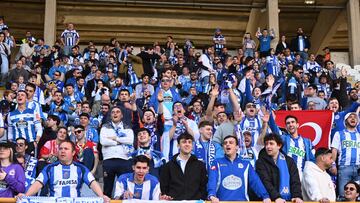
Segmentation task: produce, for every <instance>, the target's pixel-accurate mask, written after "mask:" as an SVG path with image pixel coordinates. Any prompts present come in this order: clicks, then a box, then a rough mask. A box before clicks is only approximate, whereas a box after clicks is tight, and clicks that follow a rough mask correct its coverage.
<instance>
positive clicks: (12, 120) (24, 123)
mask: <svg viewBox="0 0 360 203" xmlns="http://www.w3.org/2000/svg"><path fill="white" fill-rule="evenodd" d="M38 117H39V115H38V114H37V113H36V112H35V109H30V108H26V109H25V110H24V111H23V112H20V111H19V110H18V109H15V110H14V111H11V112H10V113H9V115H8V126H9V128H8V139H9V140H16V139H17V138H19V137H21V138H25V139H26V141H28V142H33V141H35V139H36V137H37V136H38V137H40V136H41V135H42V132H43V129H42V126H41V122H40V118H38Z"/></svg>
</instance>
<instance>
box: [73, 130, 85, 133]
mask: <svg viewBox="0 0 360 203" xmlns="http://www.w3.org/2000/svg"><path fill="white" fill-rule="evenodd" d="M82 131H83V130H75V131H74V132H75V133H77V134H79V133H81V132H82Z"/></svg>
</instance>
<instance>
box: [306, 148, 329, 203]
mask: <svg viewBox="0 0 360 203" xmlns="http://www.w3.org/2000/svg"><path fill="white" fill-rule="evenodd" d="M315 157H316V162H315V163H314V162H311V161H307V162H306V163H305V168H304V177H303V181H302V191H303V196H304V200H305V201H314V202H318V201H320V203H330V201H331V202H335V201H336V193H335V185H334V183H333V182H332V180H331V176H330V175H329V174H328V173H327V172H326V170H327V169H329V168H330V167H331V165H332V163H333V162H334V160H333V158H332V153H331V150H330V149H327V148H319V149H318V150H316V153H315Z"/></svg>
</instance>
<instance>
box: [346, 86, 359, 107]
mask: <svg viewBox="0 0 360 203" xmlns="http://www.w3.org/2000/svg"><path fill="white" fill-rule="evenodd" d="M357 92H358V90H357V89H355V88H351V90H350V91H349V105H348V107H350V106H351V105H353V104H354V103H356V102H357V101H358V100H359V96H358V93H357Z"/></svg>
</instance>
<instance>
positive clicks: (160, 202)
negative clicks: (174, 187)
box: [122, 199, 205, 203]
mask: <svg viewBox="0 0 360 203" xmlns="http://www.w3.org/2000/svg"><path fill="white" fill-rule="evenodd" d="M146 202H151V203H165V202H171V203H205V201H203V200H189V201H185V200H184V201H165V200H158V201H156V200H151V201H150V200H139V199H131V200H123V201H122V203H146Z"/></svg>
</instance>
